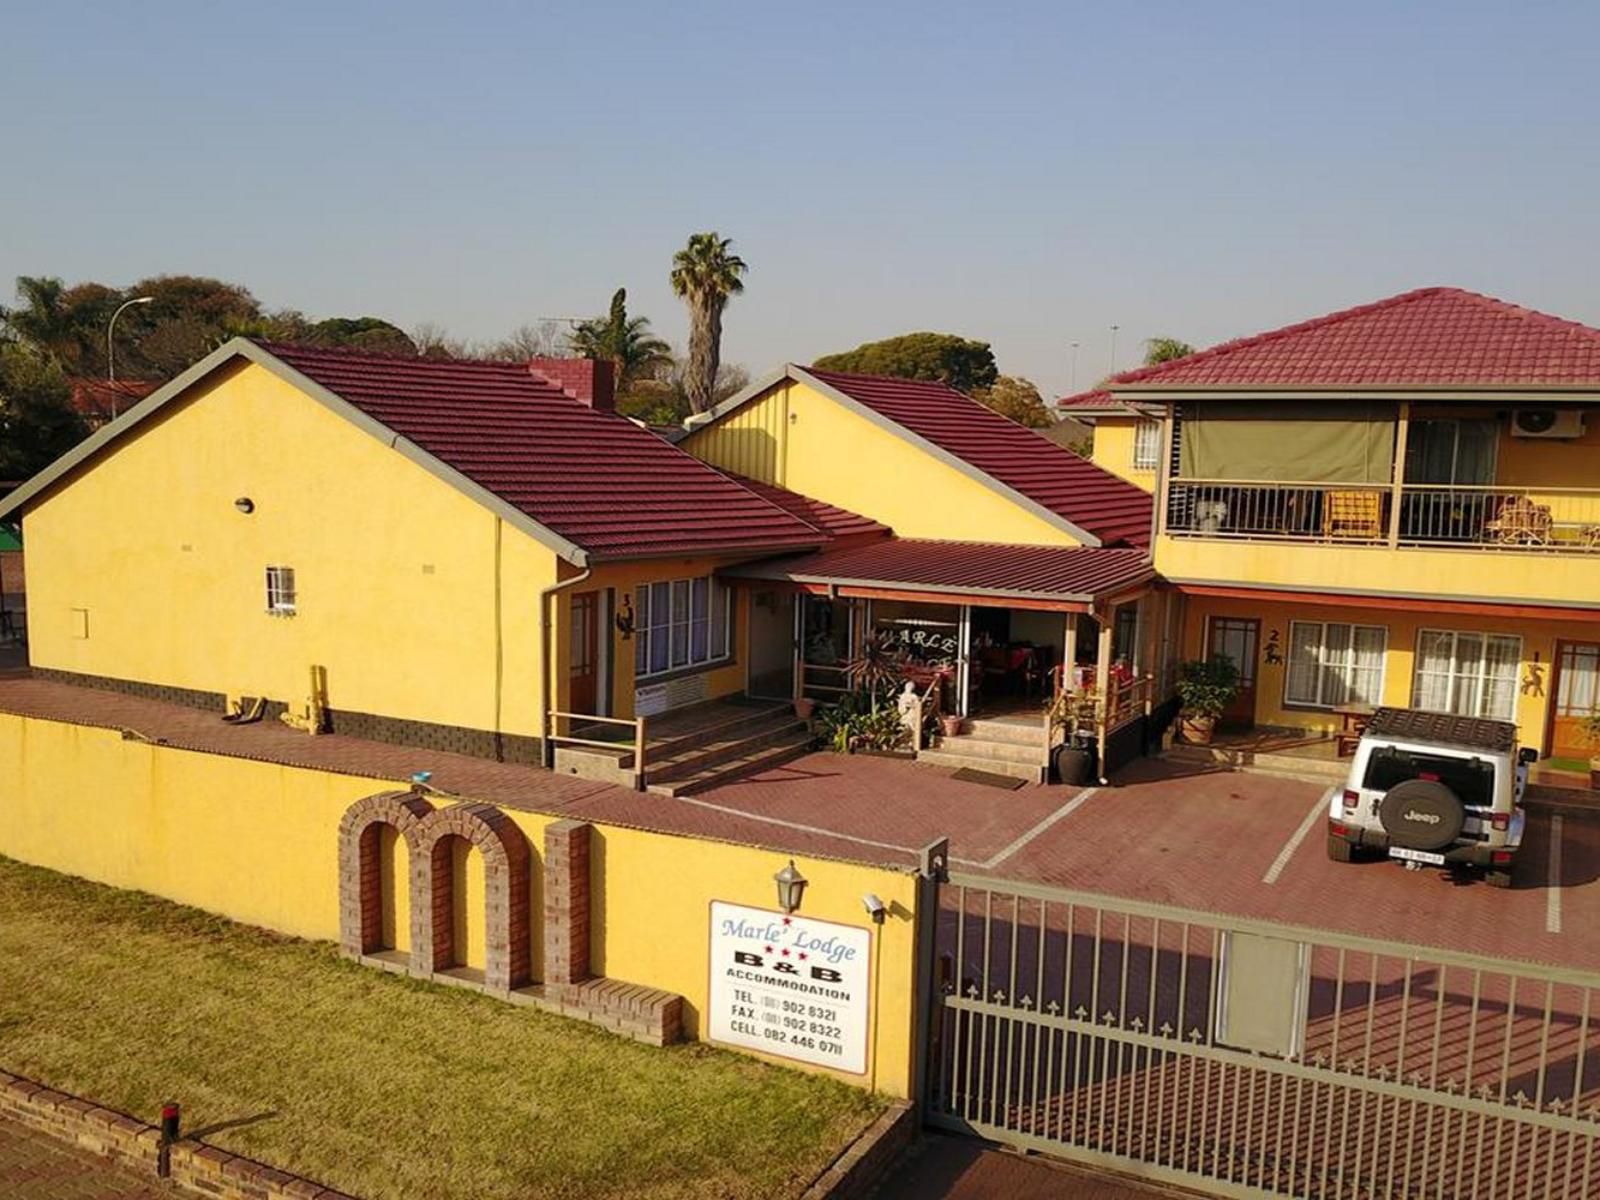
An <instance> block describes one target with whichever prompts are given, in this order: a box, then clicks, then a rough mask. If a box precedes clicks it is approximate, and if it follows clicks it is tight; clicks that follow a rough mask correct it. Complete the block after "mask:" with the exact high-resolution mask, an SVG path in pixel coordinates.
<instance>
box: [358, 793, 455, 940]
mask: <svg viewBox="0 0 1600 1200" xmlns="http://www.w3.org/2000/svg"><path fill="white" fill-rule="evenodd" d="M433 811H434V808H433V805H432V804H430V803H428V801H427V800H425V799H423V798H422V797H421V796H420V795H418V794H417V793H415V792H379V793H378V794H377V795H375V796H367V797H366V798H365V799H362V800H357V801H356V802H355V803H354V804H352V805H351V806H350V807H349V808H348V809H346V810H345V814H344V816H343V817H342V818H341V819H340V821H339V945H340V948H341V949H343V950H344V952H345V953H346V954H348V955H351V956H353V957H354V956H360V955H362V954H371V953H373V952H374V951H377V950H379V949H381V948H382V946H383V875H382V866H381V865H380V863H379V861H378V839H379V836H380V835H381V833H382V827H383V826H385V825H389V826H392V827H393V828H394V830H395V831H396V832H397V833H398V834H399V835H400V836H401V837H402V838H404V839H405V843H406V849H407V851H408V858H409V860H410V861H411V862H413V863H414V862H415V861H416V858H417V850H418V837H419V834H420V832H421V829H422V823H423V821H425V820H426V819H427V818H428V817H429V816H430V815H431V814H432V813H433ZM411 874H413V875H414V874H415V872H414V871H413V872H411ZM395 886H397V887H399V886H402V885H401V883H400V882H399V881H398V880H397V881H396V884H395ZM406 886H409V885H406ZM413 923H415V922H413Z"/></svg>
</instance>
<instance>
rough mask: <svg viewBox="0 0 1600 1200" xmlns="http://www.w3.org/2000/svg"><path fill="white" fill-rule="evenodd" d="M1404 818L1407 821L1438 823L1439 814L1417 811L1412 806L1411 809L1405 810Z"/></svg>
mask: <svg viewBox="0 0 1600 1200" xmlns="http://www.w3.org/2000/svg"><path fill="white" fill-rule="evenodd" d="M1405 820H1407V821H1421V822H1422V823H1423V824H1424V825H1437V824H1438V823H1439V814H1438V813H1428V812H1418V811H1417V810H1416V809H1414V808H1413V809H1409V810H1407V812H1406V814H1405Z"/></svg>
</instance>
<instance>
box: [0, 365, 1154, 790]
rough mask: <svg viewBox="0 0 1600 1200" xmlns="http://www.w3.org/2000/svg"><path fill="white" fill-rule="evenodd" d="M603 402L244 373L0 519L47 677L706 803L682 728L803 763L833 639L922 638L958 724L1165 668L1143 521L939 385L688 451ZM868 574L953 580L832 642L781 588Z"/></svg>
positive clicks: (819, 609)
mask: <svg viewBox="0 0 1600 1200" xmlns="http://www.w3.org/2000/svg"><path fill="white" fill-rule="evenodd" d="M861 396H865V397H866V399H865V400H863V399H860V398H859V397H861ZM611 399H612V397H611V385H610V379H609V368H608V366H607V365H606V364H597V363H593V362H588V361H583V360H555V359H540V360H535V361H533V362H531V363H486V362H458V361H431V360H417V359H402V358H396V357H389V356H381V355H371V354H357V353H350V352H346V351H333V350H323V349H313V348H308V347H295V346H281V345H270V346H269V345H261V344H257V343H254V342H251V341H249V340H245V339H238V340H235V341H233V342H230V343H228V344H227V345H226V346H224V347H222V348H221V349H219V350H217V351H216V352H215V353H213V354H211V355H210V356H208V357H207V358H206V359H204V360H203V361H201V362H200V363H198V364H196V365H195V366H194V367H193V368H191V369H190V370H188V371H186V372H185V373H184V374H183V375H182V376H180V377H179V378H177V379H175V380H173V381H172V382H171V383H169V384H167V385H166V386H165V387H162V388H160V389H159V390H157V391H156V392H154V393H153V394H151V395H150V396H149V397H147V398H146V399H145V400H143V401H141V402H140V403H139V404H137V405H136V406H135V407H133V408H132V409H130V410H129V411H128V412H126V413H125V414H123V416H122V417H121V418H119V419H118V420H116V421H114V422H113V423H111V424H110V425H108V426H106V427H105V428H103V429H101V430H100V431H99V432H97V433H96V434H95V435H94V436H93V437H91V438H90V439H88V440H87V441H86V442H84V443H83V444H82V445H81V446H79V447H78V448H77V449H76V450H74V451H73V452H72V453H71V454H69V455H67V456H66V457H64V458H63V459H61V460H60V461H59V462H57V463H56V464H54V465H53V466H52V467H51V468H50V469H48V470H47V471H45V472H43V473H42V474H41V475H39V476H38V477H37V478H35V479H33V480H31V481H29V482H28V483H27V484H26V485H24V486H23V487H22V488H20V489H19V490H18V491H16V492H15V493H13V494H12V495H11V496H10V497H9V498H8V499H7V500H6V502H5V503H4V505H0V515H6V514H13V513H20V514H21V519H22V523H23V526H24V531H25V538H26V544H27V546H28V570H29V588H28V609H29V612H28V628H29V634H30V645H29V653H30V659H31V662H32V665H33V668H34V670H35V672H36V673H37V674H40V675H44V676H46V677H50V678H56V679H60V680H66V681H70V682H77V683H85V684H89V685H92V686H98V687H104V688H112V689H117V690H122V691H129V692H135V693H139V694H144V695H149V696H155V697H158V698H162V699H167V700H176V701H179V702H181V703H185V704H190V705H195V706H199V707H202V708H211V709H222V708H223V707H224V706H227V707H229V708H231V709H232V710H233V711H234V713H235V714H236V715H237V716H242V717H244V718H245V719H259V718H261V717H262V716H265V717H267V718H269V719H270V718H275V717H277V716H279V715H285V716H286V718H287V719H289V720H291V721H294V722H298V723H301V724H308V725H313V726H316V727H319V728H324V729H331V730H334V731H338V732H344V733H349V734H352V735H354V736H358V737H364V738H369V739H376V740H382V741H389V742H398V743H403V744H411V745H418V746H428V747H437V748H442V749H451V750H458V751H463V752H466V753H470V754H475V755H479V756H483V757H489V758H496V759H502V760H511V761H519V762H527V763H541V764H543V765H546V766H554V767H556V768H557V769H560V770H564V771H571V772H574V773H578V774H584V775H588V776H591V777H595V778H603V779H615V780H620V781H625V782H632V783H635V784H639V785H642V784H644V783H646V782H650V783H659V784H661V785H662V786H667V785H668V784H669V783H670V784H671V785H672V786H673V787H675V788H677V789H683V788H687V787H691V786H709V784H710V782H711V781H713V780H714V779H715V778H716V777H717V773H716V772H712V773H710V774H708V773H707V772H708V771H710V770H711V768H712V767H713V766H715V765H716V764H715V763H714V762H712V761H711V760H710V758H709V757H708V756H696V755H693V754H690V753H688V750H690V749H693V747H692V746H688V744H687V742H686V740H685V734H686V733H687V732H689V731H691V730H692V729H693V727H694V726H695V722H694V721H691V720H689V719H688V718H687V717H686V716H684V714H689V713H694V712H699V713H701V714H704V713H705V712H706V711H707V708H708V706H710V705H712V704H714V702H718V701H724V700H744V699H746V698H750V699H754V700H757V701H765V702H766V704H767V707H766V708H765V709H762V708H759V707H756V708H753V709H752V708H750V707H746V708H744V709H738V710H736V711H722V710H717V711H716V712H714V713H713V714H712V715H711V716H710V717H706V718H705V719H704V720H700V721H699V722H698V724H700V725H706V724H708V723H711V724H715V723H716V721H717V719H719V717H721V716H725V717H727V718H728V721H729V722H730V723H734V722H737V723H738V725H739V731H740V734H741V736H742V738H743V741H744V742H746V743H748V749H749V750H750V754H749V755H746V754H743V753H739V754H734V753H722V754H721V755H720V757H721V758H722V759H723V760H737V761H738V763H739V764H740V765H741V766H742V767H744V768H749V767H754V766H761V765H766V764H768V763H771V762H775V761H777V760H778V759H780V758H781V757H783V756H793V755H794V754H796V753H798V752H800V751H802V750H804V749H805V748H806V746H807V744H808V736H807V733H806V730H805V729H804V727H803V725H801V724H800V723H799V722H798V721H797V720H796V717H795V713H794V711H793V709H792V707H791V704H790V702H791V701H792V700H793V699H794V698H795V697H797V696H801V695H804V694H810V693H808V690H807V684H806V681H805V674H806V671H805V655H804V653H803V652H802V650H801V646H802V643H804V642H806V640H807V639H808V638H809V639H810V640H811V642H812V643H814V644H820V643H818V639H817V637H816V636H813V635H815V634H816V632H817V630H818V628H819V627H821V626H822V625H828V624H829V623H830V622H832V621H833V620H834V618H835V616H837V617H838V622H837V623H838V625H839V639H838V644H837V650H838V652H839V656H840V658H841V659H842V658H844V657H848V656H849V655H850V654H852V653H854V651H855V650H856V649H859V647H860V646H861V645H862V643H863V641H864V640H865V638H866V637H867V635H868V632H869V631H872V630H877V631H878V632H880V633H883V634H885V636H888V635H891V634H894V633H904V634H906V635H907V636H908V637H909V636H910V635H911V634H912V633H913V632H914V631H916V630H919V629H920V630H923V631H925V632H926V631H930V630H932V629H933V626H932V625H930V624H928V622H930V621H931V622H934V623H935V624H937V625H938V627H939V632H938V634H937V636H936V637H935V641H937V642H938V643H939V644H940V645H941V646H943V644H944V643H945V642H946V641H949V642H950V647H949V650H950V653H949V654H948V655H944V652H943V651H942V650H941V651H940V654H941V655H943V657H942V658H939V659H938V662H937V663H935V664H933V665H934V666H936V667H938V668H944V667H949V668H950V670H949V671H948V672H947V673H946V675H947V678H946V680H945V683H942V684H941V686H942V687H944V688H945V691H946V692H947V693H948V704H947V707H948V708H950V709H951V710H953V711H955V712H958V713H960V714H962V715H967V714H969V713H973V712H975V711H976V710H977V709H978V708H979V707H981V706H982V704H983V703H985V702H987V701H985V697H984V694H985V692H986V691H987V693H988V700H994V699H998V698H999V696H998V695H997V693H998V692H1000V691H1002V690H1003V691H1005V692H1006V693H1007V696H1006V698H1007V699H1012V698H1015V696H1019V695H1020V696H1023V697H1025V698H1026V699H1027V701H1028V703H1029V704H1030V705H1031V706H1034V707H1037V704H1038V703H1039V700H1038V697H1039V695H1040V694H1041V692H1042V691H1043V689H1044V688H1045V687H1047V686H1052V685H1053V682H1054V681H1055V680H1056V679H1059V678H1061V677H1062V675H1063V671H1064V665H1063V660H1064V659H1068V660H1073V661H1075V660H1076V659H1078V658H1080V657H1081V658H1082V659H1083V661H1084V662H1085V663H1087V664H1089V667H1090V670H1091V672H1092V671H1093V670H1094V669H1095V667H1101V668H1104V669H1107V670H1108V669H1109V668H1110V666H1111V665H1112V663H1113V662H1115V661H1116V659H1117V658H1119V657H1121V658H1125V659H1126V660H1127V662H1128V664H1129V671H1130V672H1133V671H1134V668H1135V667H1137V668H1138V670H1140V671H1143V672H1144V673H1146V674H1148V673H1149V672H1150V671H1152V670H1153V669H1154V661H1155V657H1156V654H1157V642H1158V639H1159V638H1160V636H1161V630H1160V628H1159V625H1160V622H1159V621H1158V620H1157V615H1158V609H1157V601H1156V599H1155V598H1153V596H1152V586H1151V582H1150V581H1151V571H1150V568H1149V550H1148V546H1149V532H1150V524H1151V523H1150V501H1149V497H1148V496H1147V495H1146V494H1145V493H1144V492H1142V491H1139V490H1138V489H1136V488H1132V487H1129V486H1127V485H1126V484H1125V483H1123V482H1122V481H1121V480H1119V479H1117V478H1116V477H1115V476H1113V475H1111V474H1108V473H1106V472H1104V471H1101V470H1099V469H1097V468H1094V467H1093V466H1091V465H1090V464H1087V463H1085V462H1083V461H1082V460H1080V459H1078V458H1076V457H1074V456H1072V455H1071V454H1069V453H1067V452H1066V451H1064V450H1061V449H1060V448H1058V447H1056V446H1053V445H1051V444H1050V443H1049V442H1047V441H1045V440H1044V439H1043V438H1040V437H1038V436H1037V435H1035V434H1033V433H1032V432H1030V431H1028V430H1024V429H1022V428H1021V427H1020V426H1017V425H1014V424H1013V423H1011V422H1009V421H1006V420H1005V419H1003V418H1001V417H999V416H997V415H995V414H994V413H992V412H990V411H989V410H988V409H985V408H983V407H982V406H981V405H978V404H977V403H975V402H974V401H972V400H970V399H968V398H967V397H965V396H962V395H960V394H959V393H956V392H954V391H952V390H951V389H949V388H946V387H944V386H943V385H940V384H923V383H910V382H908V381H888V380H881V379H880V380H872V379H870V378H865V377H844V376H824V375H823V374H822V373H806V372H803V371H801V370H800V369H799V368H791V369H789V370H787V371H785V372H782V373H780V375H779V376H778V377H775V378H774V379H773V380H770V381H767V382H765V383H764V384H761V385H757V387H756V388H754V389H752V390H751V391H749V392H747V393H746V394H745V395H743V396H741V397H736V398H735V399H734V401H732V402H730V403H729V404H727V405H724V406H723V408H722V409H720V410H718V412H717V413H716V414H713V416H712V419H711V420H710V422H709V423H706V424H704V425H703V426H702V427H701V428H699V429H697V430H696V431H694V432H693V433H692V434H690V435H689V436H688V437H687V439H686V440H685V441H684V443H683V445H682V446H674V445H672V444H671V443H670V442H669V441H667V440H665V439H662V438H660V437H658V436H656V435H655V434H653V433H651V432H649V431H647V430H645V429H642V428H640V427H639V426H637V425H636V424H634V423H633V422H630V421H628V420H626V419H624V418H622V417H620V416H618V415H617V414H616V413H615V412H614V411H612V404H611ZM875 542H881V543H884V544H889V545H893V546H894V547H895V548H896V549H897V550H907V549H909V550H910V551H911V552H912V553H913V554H919V553H920V555H921V557H922V558H924V559H926V558H928V557H930V555H931V556H932V557H935V558H938V559H940V560H945V561H946V562H948V561H949V555H948V553H947V552H946V551H943V550H938V549H937V548H935V549H934V550H932V551H930V550H929V549H928V547H929V546H930V545H933V546H935V547H937V546H948V545H950V544H952V543H956V544H961V545H963V546H965V547H967V549H966V550H965V551H964V552H963V557H962V558H961V559H960V560H959V563H960V566H959V567H958V569H956V570H955V571H954V572H953V573H952V572H951V571H950V570H948V569H945V570H943V571H942V572H941V573H940V574H939V576H938V578H936V579H922V580H919V579H918V578H915V577H911V578H889V579H875V580H866V581H863V580H859V579H852V580H846V581H845V582H846V584H847V585H849V586H852V587H854V586H857V585H862V584H868V585H872V586H875V587H877V592H876V593H874V594H873V595H871V596H868V595H867V594H866V593H859V595H858V596H857V597H856V598H855V599H859V601H860V603H859V604H856V603H855V599H851V600H849V601H847V602H846V603H845V604H843V605H841V606H840V607H839V611H838V613H836V614H835V613H830V612H829V611H828V608H829V605H828V604H826V603H823V602H821V601H818V602H816V603H812V604H811V605H810V606H809V609H807V604H806V602H805V601H804V600H802V599H801V597H802V596H804V595H805V594H806V593H807V592H808V590H811V591H814V590H817V589H821V590H823V591H826V590H827V588H828V587H830V586H832V585H831V584H829V583H828V582H827V581H826V580H823V581H822V582H818V581H817V579H815V578H808V580H806V581H800V580H792V579H788V578H787V577H786V576H785V574H784V566H783V563H784V562H785V561H787V560H786V559H785V557H784V556H786V555H788V556H793V555H811V556H813V558H814V556H815V555H817V554H828V553H834V554H839V553H845V552H848V551H852V550H856V549H859V548H861V547H862V546H864V545H866V544H868V543H875ZM919 548H920V550H919ZM1018 548H1025V549H1026V553H1024V554H1022V555H1021V556H1020V557H1019V555H1018V554H1017V549H1018ZM753 564H759V566H754V565H753ZM831 599H832V600H838V599H841V597H839V595H838V594H837V591H835V594H834V595H833V597H831ZM873 604H877V605H878V607H877V608H876V609H875V610H874V609H873V608H872V605H873ZM895 604H899V605H901V606H902V607H901V608H900V609H896V608H895V607H894V605H895ZM908 604H910V605H913V606H915V605H924V607H925V608H926V606H929V605H931V606H933V607H934V608H936V609H937V612H935V611H933V608H927V611H924V609H923V608H917V609H916V611H914V612H913V611H911V610H909V609H906V608H905V605H908ZM803 610H804V611H803ZM1051 614H1054V615H1051ZM1080 615H1081V616H1083V617H1084V618H1085V621H1086V624H1085V626H1084V628H1083V630H1080V629H1079V628H1078V627H1077V625H1076V622H1077V618H1078V617H1079V616H1080ZM1089 621H1094V622H1095V623H1094V624H1093V625H1092V626H1091V625H1089V624H1087V622H1089ZM1141 621H1142V622H1143V623H1142V624H1141ZM946 625H948V629H946V628H945V626H946ZM829 627H830V628H831V625H830V626H829ZM1102 630H1103V635H1102ZM1085 631H1087V632H1085ZM1167 633H1168V638H1167V640H1168V641H1170V640H1171V635H1172V631H1170V630H1169V631H1167ZM947 634H948V636H946V635H947ZM1113 634H1115V637H1116V639H1117V642H1116V644H1115V645H1113ZM1080 635H1081V638H1080ZM930 636H931V634H930ZM924 640H925V639H924ZM1080 640H1081V649H1079V648H1077V647H1079V645H1080ZM1102 641H1103V642H1104V643H1105V645H1104V646H1102V645H1101V642H1102ZM918 646H919V649H921V648H925V647H924V646H923V643H921V642H919V643H918ZM1002 652H1003V653H1004V654H1005V655H1006V656H1007V657H1006V661H1004V662H1002V663H999V664H998V666H999V668H1000V669H999V670H998V671H997V672H996V673H995V674H994V676H993V677H989V676H987V675H986V673H985V670H984V668H983V664H982V662H981V661H980V656H981V654H983V653H990V654H991V655H992V654H996V653H1002ZM925 657H933V656H931V652H930V655H929V656H925ZM958 660H959V665H957V664H958ZM815 665H817V666H819V667H820V666H821V664H815ZM1052 672H1054V674H1052ZM834 682H835V683H837V682H838V677H837V675H836V676H835V679H834ZM813 683H815V680H813ZM1002 683H1003V685H1004V687H1003V688H1002ZM946 684H948V686H945V685H946ZM812 692H815V688H813V689H812ZM989 707H991V708H992V707H993V705H992V704H990V705H989ZM724 740H726V739H724ZM674 748H675V749H674ZM723 749H724V750H726V749H728V747H726V746H724V747H723ZM669 750H672V751H673V752H670V753H669ZM757 751H759V753H757ZM652 761H653V762H654V763H655V769H654V770H652V767H651V763H652ZM1031 769H1032V770H1033V771H1035V772H1038V771H1041V770H1042V769H1043V767H1042V759H1041V763H1039V764H1032V766H1031Z"/></svg>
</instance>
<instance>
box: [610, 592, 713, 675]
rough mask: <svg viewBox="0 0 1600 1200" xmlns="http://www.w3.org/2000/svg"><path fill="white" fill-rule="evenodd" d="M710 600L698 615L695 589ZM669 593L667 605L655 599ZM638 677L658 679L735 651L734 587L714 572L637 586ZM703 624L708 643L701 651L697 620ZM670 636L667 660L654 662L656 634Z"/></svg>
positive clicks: (703, 665)
mask: <svg viewBox="0 0 1600 1200" xmlns="http://www.w3.org/2000/svg"><path fill="white" fill-rule="evenodd" d="M697 591H700V592H701V594H703V595H704V597H705V600H706V611H705V616H704V617H696V616H695V612H694V610H695V600H696V592H697ZM658 596H664V597H665V598H666V602H667V603H666V608H665V611H658V607H657V606H656V605H655V604H654V603H653V601H654V599H655V598H656V597H658ZM633 607H634V612H635V614H636V619H635V627H634V632H633V636H634V643H635V644H634V652H633V677H634V678H635V679H653V678H656V677H658V676H662V675H671V674H674V673H677V672H682V671H696V670H703V669H705V668H707V667H712V666H717V665H719V664H722V663H725V662H728V661H729V660H731V659H732V657H733V589H732V588H731V587H729V586H728V585H727V584H725V583H723V582H722V581H721V580H720V579H718V578H717V577H716V576H715V575H696V576H691V577H686V578H682V579H656V580H652V581H651V582H649V583H641V584H639V585H637V586H636V587H635V588H634V594H633ZM702 623H703V624H704V626H705V629H704V634H705V647H704V651H703V652H702V653H699V654H697V653H696V646H695V643H696V641H697V640H698V638H697V633H696V626H698V625H701V624H702ZM660 638H665V639H666V654H665V655H664V656H663V657H662V660H661V661H662V665H661V666H658V667H654V668H652V667H651V665H650V663H651V659H652V658H653V657H654V656H655V655H656V641H657V639H660Z"/></svg>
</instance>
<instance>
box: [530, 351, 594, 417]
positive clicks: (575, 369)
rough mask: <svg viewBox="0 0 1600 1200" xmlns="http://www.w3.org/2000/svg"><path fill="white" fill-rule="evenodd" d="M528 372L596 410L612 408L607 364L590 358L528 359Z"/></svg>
mask: <svg viewBox="0 0 1600 1200" xmlns="http://www.w3.org/2000/svg"><path fill="white" fill-rule="evenodd" d="M528 371H529V373H530V374H532V375H533V376H534V377H535V378H538V379H543V380H544V381H545V382H546V383H549V384H553V385H554V386H556V387H558V388H560V389H561V390H562V391H563V392H565V393H567V395H569V396H571V397H572V398H573V399H574V400H578V401H581V402H582V403H584V404H587V405H588V406H589V407H590V408H593V409H596V410H597V411H599V412H611V411H613V409H615V407H616V404H615V400H616V396H615V387H616V384H615V381H614V380H613V379H612V370H611V363H610V362H608V361H600V360H598V359H593V358H530V359H529V360H528Z"/></svg>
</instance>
